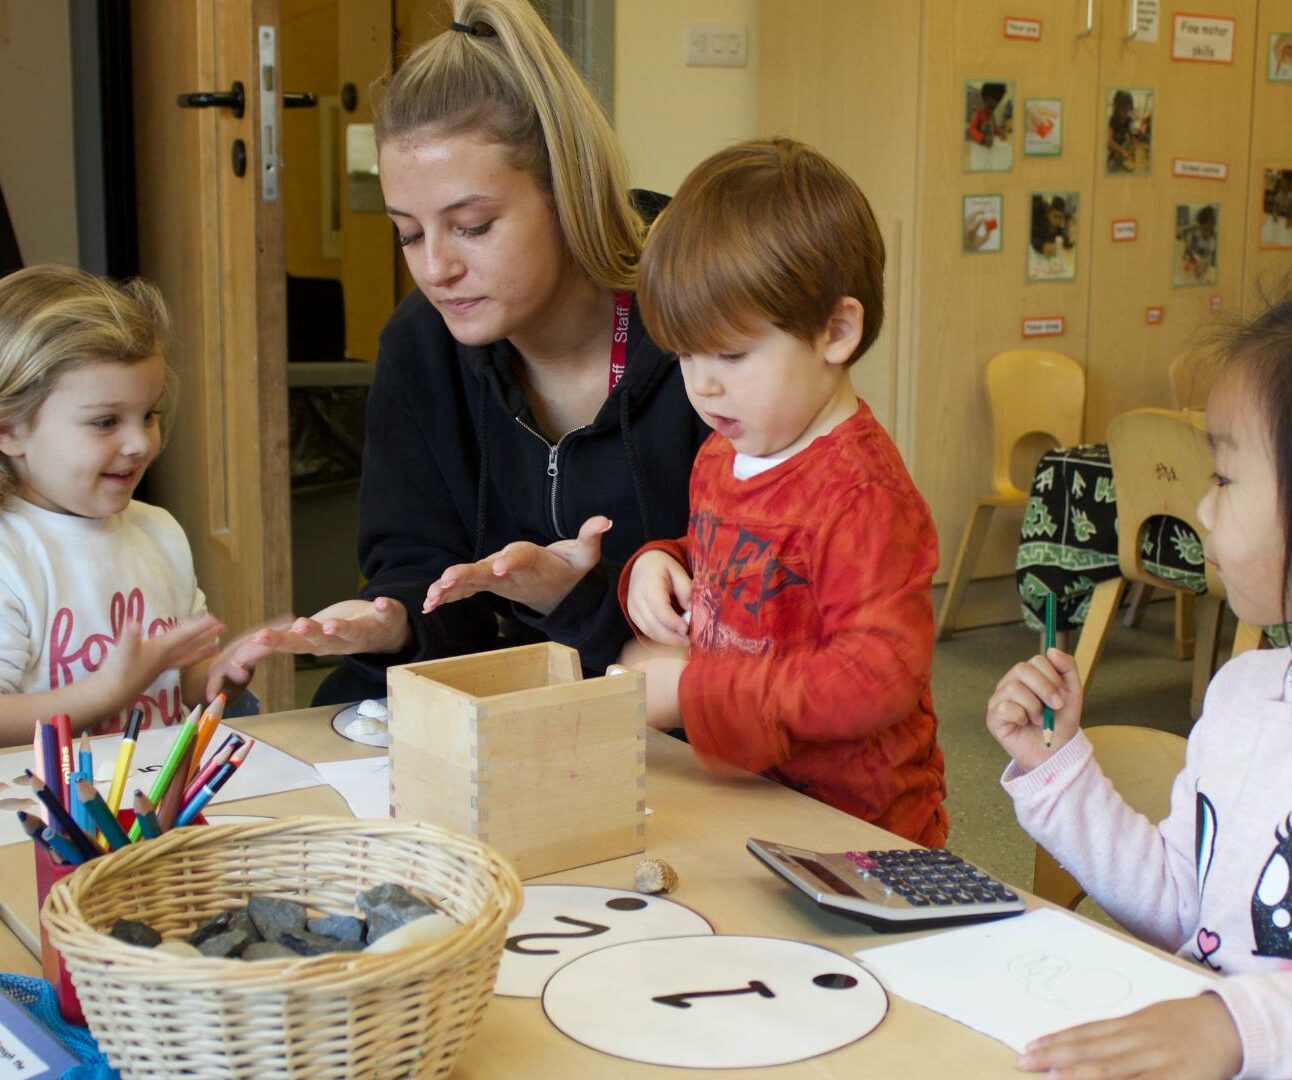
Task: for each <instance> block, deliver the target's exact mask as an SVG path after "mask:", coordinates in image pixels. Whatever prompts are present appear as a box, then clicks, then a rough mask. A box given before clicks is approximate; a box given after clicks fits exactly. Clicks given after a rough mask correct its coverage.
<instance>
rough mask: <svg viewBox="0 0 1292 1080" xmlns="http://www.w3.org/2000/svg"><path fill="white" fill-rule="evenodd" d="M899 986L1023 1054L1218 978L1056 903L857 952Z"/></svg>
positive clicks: (892, 984)
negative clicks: (1040, 1042)
mask: <svg viewBox="0 0 1292 1080" xmlns="http://www.w3.org/2000/svg"><path fill="white" fill-rule="evenodd" d="M855 955H856V957H857V959H859V960H860V961H861V962H862V963H863V964H865V965H866V967H868V968H869V969H870V970H871V971H873V972H874V973H875V974H876V975H878V976H879V978H880V980H881V981H882V982H883V983H884V985H885V986H887V987H888V988H889V989H890V990H892V991H893V993H895V994H898V995H900V996H901V997H904V998H906V999H907V1000H909V1001H914V1002H915V1003H916V1004H918V1005H923V1006H924V1007H925V1008H927V1009H932V1010H934V1011H935V1012H939V1013H942V1015H943V1016H947V1017H950V1018H951V1019H952V1020H956V1021H958V1022H959V1023H961V1024H967V1025H968V1026H969V1027H971V1028H973V1029H974V1030H976V1031H981V1032H982V1033H983V1034H985V1035H990V1036H991V1037H992V1038H993V1039H999V1040H1000V1041H1001V1042H1003V1043H1005V1044H1006V1045H1007V1046H1010V1047H1012V1048H1013V1049H1015V1050H1017V1051H1020V1052H1021V1051H1022V1049H1023V1048H1024V1047H1025V1046H1026V1045H1027V1044H1028V1043H1029V1042H1031V1041H1032V1040H1033V1039H1036V1038H1039V1037H1040V1036H1042V1035H1047V1034H1049V1033H1050V1032H1052V1031H1061V1030H1063V1029H1064V1028H1070V1027H1073V1026H1075V1025H1076V1024H1084V1023H1087V1022H1089V1021H1091V1020H1103V1019H1107V1018H1110V1017H1114V1016H1124V1015H1125V1014H1126V1013H1130V1012H1134V1011H1135V1010H1137V1009H1141V1008H1143V1007H1144V1006H1146V1005H1151V1004H1152V1003H1153V1002H1155V1001H1165V1000H1166V999H1168V998H1178V997H1192V996H1194V995H1195V994H1198V993H1201V992H1202V991H1203V990H1205V989H1206V988H1207V987H1208V986H1209V985H1211V982H1212V980H1211V979H1210V978H1209V977H1208V976H1206V975H1204V974H1202V973H1201V972H1195V971H1190V970H1189V969H1188V968H1184V967H1180V966H1179V965H1177V964H1173V963H1171V962H1170V961H1169V960H1167V959H1165V958H1163V957H1160V956H1154V955H1153V954H1152V953H1149V952H1146V951H1145V950H1144V949H1142V948H1140V947H1138V946H1136V945H1134V944H1132V943H1131V942H1129V941H1127V940H1124V939H1122V938H1120V937H1118V936H1117V935H1115V934H1112V933H1109V932H1107V931H1105V930H1101V929H1099V928H1098V927H1095V926H1092V925H1091V924H1090V923H1088V922H1085V921H1084V920H1082V919H1079V918H1077V917H1076V916H1075V915H1068V914H1066V913H1064V912H1059V911H1052V910H1050V909H1048V908H1046V909H1042V910H1040V911H1032V912H1029V913H1027V914H1026V915H1020V916H1018V917H1017V918H1012V919H1001V920H998V921H996V922H988V923H981V924H978V925H975V926H967V927H963V928H960V929H956V930H947V931H944V932H943V933H939V934H930V935H928V936H927V937H921V938H916V939H915V940H912V941H905V942H902V943H900V944H897V945H884V946H880V947H879V948H874V949H863V950H861V951H860V952H858V953H856V954H855Z"/></svg>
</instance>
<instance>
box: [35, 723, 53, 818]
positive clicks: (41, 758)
mask: <svg viewBox="0 0 1292 1080" xmlns="http://www.w3.org/2000/svg"><path fill="white" fill-rule="evenodd" d="M44 730H45V721H44V720H37V721H36V727H35V734H34V735H33V736H32V739H31V768H32V772H34V773H35V774H36V775H37V776H39V777H40V778H41V779H42V780H44V779H45V736H44V734H43V733H44ZM37 817H39V818H40V820H41V821H44V822H48V821H49V814H48V813H46V811H45V807H44V804H43V803H42V804H41V807H40V809H39V810H38V811H37Z"/></svg>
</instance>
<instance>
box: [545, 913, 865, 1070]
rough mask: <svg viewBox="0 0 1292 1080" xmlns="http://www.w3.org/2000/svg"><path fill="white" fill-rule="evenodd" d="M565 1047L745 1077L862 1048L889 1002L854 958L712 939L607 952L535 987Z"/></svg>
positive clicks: (795, 945)
mask: <svg viewBox="0 0 1292 1080" xmlns="http://www.w3.org/2000/svg"><path fill="white" fill-rule="evenodd" d="M543 1010H544V1011H545V1012H546V1013H547V1018H548V1019H549V1020H550V1021H551V1022H552V1023H553V1024H554V1025H555V1026H556V1027H557V1028H559V1029H560V1030H561V1031H563V1032H564V1033H565V1034H566V1035H568V1036H569V1037H570V1038H572V1039H574V1040H576V1041H578V1042H581V1043H583V1044H584V1045H585V1046H589V1047H591V1048H592V1049H594V1050H600V1051H602V1052H603V1053H607V1054H614V1055H615V1056H616V1057H621V1058H627V1059H628V1060H629V1061H641V1062H645V1063H646V1064H648V1065H672V1066H681V1067H685V1068H692V1069H752V1068H758V1067H762V1066H766V1065H784V1064H787V1063H789V1062H791V1061H802V1060H803V1059H804V1058H810V1057H815V1056H816V1055H818V1054H825V1053H828V1052H829V1051H831V1050H837V1049H838V1048H839V1047H841V1046H847V1045H848V1043H850V1042H854V1041H855V1040H857V1039H860V1038H861V1037H862V1036H863V1035H865V1034H867V1033H868V1032H870V1031H872V1030H873V1029H874V1028H875V1027H876V1025H878V1024H879V1022H880V1021H881V1020H882V1019H883V1018H884V1014H885V1013H886V1012H887V1011H888V996H887V995H886V994H885V993H884V988H883V987H882V986H880V985H879V983H878V981H877V980H876V979H875V977H874V976H873V975H871V974H870V972H868V971H866V969H865V968H863V967H862V966H861V965H860V964H858V963H857V962H856V961H855V960H853V959H852V958H851V957H847V956H841V955H839V954H838V953H836V952H832V951H831V950H829V949H823V948H821V947H820V946H819V945H808V944H806V943H805V942H802V941H786V940H784V939H782V938H765V937H738V936H726V935H718V936H716V937H700V938H657V939H654V940H651V941H633V942H628V943H626V944H623V945H613V946H610V947H609V948H605V949H599V950H598V951H596V952H591V953H588V954H587V955H586V956H581V957H579V958H578V959H577V960H572V961H571V962H570V963H568V964H566V965H565V967H563V968H561V970H560V971H558V972H557V973H556V974H555V975H553V976H552V977H551V978H550V979H548V981H547V986H546V987H544V989H543Z"/></svg>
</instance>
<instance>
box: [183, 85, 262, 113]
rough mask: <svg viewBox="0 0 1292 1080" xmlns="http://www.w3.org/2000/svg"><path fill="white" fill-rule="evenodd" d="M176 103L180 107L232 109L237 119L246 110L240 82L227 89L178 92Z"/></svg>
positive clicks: (245, 99) (244, 96) (245, 98)
mask: <svg viewBox="0 0 1292 1080" xmlns="http://www.w3.org/2000/svg"><path fill="white" fill-rule="evenodd" d="M176 104H177V105H179V107H180V108H181V109H232V110H233V115H234V117H235V118H237V119H241V118H242V114H243V113H244V112H245V111H246V106H247V96H246V94H245V93H244V92H243V88H242V83H240V82H235V83H234V84H233V86H232V87H231V88H230V89H228V90H198V91H196V92H195V93H191V94H180V95H179V97H178V98H177V99H176Z"/></svg>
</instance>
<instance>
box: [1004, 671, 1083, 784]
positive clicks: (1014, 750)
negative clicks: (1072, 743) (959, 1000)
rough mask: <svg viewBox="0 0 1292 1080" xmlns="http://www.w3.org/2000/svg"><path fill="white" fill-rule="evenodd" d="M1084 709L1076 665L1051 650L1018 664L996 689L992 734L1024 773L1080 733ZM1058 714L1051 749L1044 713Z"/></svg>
mask: <svg viewBox="0 0 1292 1080" xmlns="http://www.w3.org/2000/svg"><path fill="white" fill-rule="evenodd" d="M1082 704H1083V698H1082V692H1081V677H1080V676H1079V675H1078V674H1077V662H1076V660H1074V659H1073V658H1072V657H1071V656H1070V655H1069V654H1068V653H1065V652H1063V651H1062V650H1061V649H1055V648H1051V649H1048V650H1046V652H1045V654H1044V655H1040V654H1038V655H1036V656H1034V657H1032V659H1031V660H1028V661H1026V662H1024V663H1021V664H1015V665H1014V666H1013V667H1012V668H1010V669H1009V671H1007V672H1006V673H1005V676H1004V678H1002V679H1001V680H1000V682H999V683H997V684H996V691H995V693H993V694H992V696H991V700H990V701H988V703H987V730H988V731H990V732H991V734H992V736H993V737H994V738H995V740H996V741H997V742H998V743H1000V745H1001V746H1002V747H1004V749H1005V752H1006V753H1008V754H1009V756H1010V757H1011V758H1013V759H1014V762H1015V764H1017V765H1018V767H1019V768H1020V769H1022V770H1024V771H1025V772H1026V771H1028V770H1031V769H1034V768H1035V767H1036V766H1037V765H1039V764H1040V763H1041V762H1042V761H1044V760H1045V759H1046V758H1048V757H1050V756H1051V755H1053V754H1054V753H1056V752H1057V751H1058V750H1059V749H1060V748H1061V747H1062V746H1064V745H1065V744H1066V743H1067V742H1068V740H1069V739H1071V738H1072V736H1074V735H1075V734H1076V733H1077V729H1078V728H1079V727H1080V724H1081V709H1082ZM1047 709H1053V710H1054V721H1053V723H1054V734H1053V743H1052V745H1050V744H1047V741H1046V734H1047V733H1046V732H1045V730H1044V728H1045V712H1046V710H1047Z"/></svg>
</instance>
